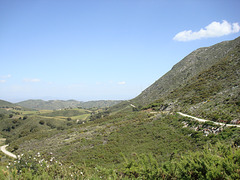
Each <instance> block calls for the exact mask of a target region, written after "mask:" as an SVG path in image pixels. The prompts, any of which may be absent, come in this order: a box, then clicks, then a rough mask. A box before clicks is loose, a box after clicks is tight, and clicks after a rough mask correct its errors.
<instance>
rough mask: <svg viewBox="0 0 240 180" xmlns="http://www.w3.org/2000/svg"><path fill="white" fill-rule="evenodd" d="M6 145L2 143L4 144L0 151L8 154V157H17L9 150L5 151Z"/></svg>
mask: <svg viewBox="0 0 240 180" xmlns="http://www.w3.org/2000/svg"><path fill="white" fill-rule="evenodd" d="M7 146H8V144H7V145H4V146H1V151H2V152H3V153H4V154H6V155H8V156H10V157H12V158H14V159H17V156H16V155H15V154H13V153H11V152H9V151H7V150H6V147H7Z"/></svg>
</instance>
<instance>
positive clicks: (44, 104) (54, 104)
mask: <svg viewBox="0 0 240 180" xmlns="http://www.w3.org/2000/svg"><path fill="white" fill-rule="evenodd" d="M119 102H121V101H119V100H99V101H87V102H82V101H76V100H67V101H64V100H49V101H44V100H26V101H21V102H19V103H16V104H17V105H19V106H22V107H26V108H31V109H36V110H43V109H46V110H54V109H64V108H70V107H71V108H76V107H81V108H93V107H97V108H105V107H110V106H113V105H116V104H117V103H119Z"/></svg>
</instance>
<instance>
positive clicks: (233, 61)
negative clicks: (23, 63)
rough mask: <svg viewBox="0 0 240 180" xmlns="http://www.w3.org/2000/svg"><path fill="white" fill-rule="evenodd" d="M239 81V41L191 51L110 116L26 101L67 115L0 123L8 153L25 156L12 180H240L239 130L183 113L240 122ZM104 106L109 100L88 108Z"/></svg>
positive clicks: (31, 114) (34, 114)
mask: <svg viewBox="0 0 240 180" xmlns="http://www.w3.org/2000/svg"><path fill="white" fill-rule="evenodd" d="M239 77H240V38H237V39H235V40H233V41H227V42H222V43H219V44H216V45H214V46H211V47H208V48H200V49H198V50H196V51H194V52H192V53H191V54H190V55H188V56H186V58H184V59H183V60H182V61H180V62H179V63H177V64H176V65H175V66H174V67H173V68H172V69H171V70H170V71H169V72H168V73H166V74H165V75H164V76H163V77H161V78H160V79H159V80H157V81H156V82H155V83H154V84H153V85H151V86H150V87H149V88H147V89H146V90H145V91H143V93H142V94H140V95H139V96H138V97H136V98H135V99H133V100H130V101H123V102H120V103H119V104H117V105H115V106H112V107H111V108H108V109H107V111H105V108H103V109H95V108H94V109H91V110H86V109H80V108H75V109H73V108H68V109H64V108H62V106H63V105H65V106H66V105H68V107H72V106H77V107H78V106H81V107H84V106H83V105H81V103H82V102H78V101H74V100H69V101H42V100H39V101H33V100H31V101H27V104H29V106H30V105H31V106H32V108H33V107H35V108H36V109H37V108H43V107H44V108H50V107H51V108H53V106H54V107H55V108H56V109H60V108H61V109H62V110H41V111H40V110H39V111H20V110H15V112H14V111H13V113H12V115H3V116H1V117H0V131H1V135H2V137H4V138H6V143H9V144H10V146H9V150H10V151H12V152H13V153H15V154H24V155H23V157H21V161H19V162H18V163H16V164H14V163H12V164H11V166H10V168H9V169H10V170H9V174H10V177H11V176H14V175H15V174H14V173H15V171H14V170H15V169H17V170H18V171H19V173H18V174H17V177H18V179H24V178H25V179H26V177H28V176H29V177H31V178H32V177H35V178H36V177H38V178H39V177H41V178H42V179H44V178H45V179H51V178H53V177H54V178H53V179H68V178H69V177H70V175H73V176H71V177H73V178H70V179H136V178H138V179H164V178H165V179H239V178H240V174H239V168H240V166H239V165H240V162H239V159H240V158H239V157H240V150H239V148H238V146H240V128H238V127H236V126H235V127H234V126H232V127H227V126H220V125H215V124H213V123H212V122H204V123H201V122H198V121H192V120H191V119H189V118H187V117H182V116H180V115H178V114H177V113H176V112H177V111H181V112H184V113H187V114H191V115H194V116H199V117H201V118H206V119H209V120H212V121H220V122H223V123H229V122H231V121H232V120H238V119H239V117H240V86H239V85H240V79H239ZM37 102H38V103H37ZM22 103H24V102H22ZM25 103H26V102H25ZM97 103H100V104H105V105H106V104H107V103H108V102H106V101H97V102H89V104H88V105H89V106H97ZM37 104H38V106H36V105H37ZM85 105H87V102H86V104H85ZM33 157H34V158H35V159H34V158H33ZM47 159H48V160H47ZM53 160H54V161H53ZM43 161H44V163H42V162H43ZM55 162H56V163H55ZM0 165H1V164H0ZM0 167H1V166H0ZM5 167H6V165H5ZM49 167H50V168H49ZM3 172H5V169H4V171H3ZM46 172H47V174H46ZM0 173H1V171H0ZM0 175H1V174H0ZM83 175H84V177H83ZM46 177H47V178H46ZM31 178H29V179H31ZM9 179H10V178H9ZM32 179H34V178H32ZM39 179H40V178H39Z"/></svg>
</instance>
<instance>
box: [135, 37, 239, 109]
mask: <svg viewBox="0 0 240 180" xmlns="http://www.w3.org/2000/svg"><path fill="white" fill-rule="evenodd" d="M239 44H240V37H238V38H237V39H235V40H232V41H225V42H221V43H219V44H216V45H213V46H211V47H205V48H199V49H197V50H195V51H193V52H192V53H190V54H189V55H188V56H186V57H185V58H184V59H183V60H181V61H180V62H179V63H177V64H176V65H174V66H173V68H172V69H171V70H170V71H169V72H167V73H166V74H165V75H164V76H162V77H161V78H160V79H158V80H157V81H156V82H155V83H153V84H152V85H151V86H150V87H148V88H147V89H146V90H144V91H143V92H142V93H141V94H140V95H139V96H137V97H136V98H134V99H133V101H132V102H134V103H135V104H138V105H146V104H148V103H151V102H153V101H155V100H157V99H160V98H165V97H166V96H167V95H168V94H170V93H171V92H172V91H173V90H175V89H176V88H179V87H181V86H183V85H185V84H187V83H188V84H191V83H190V82H189V81H190V80H191V79H192V78H194V77H195V76H197V75H199V74H200V73H202V72H203V71H206V70H208V69H209V68H210V67H211V66H213V65H215V64H216V63H219V62H220V61H222V59H228V58H229V56H231V54H230V53H229V52H230V51H234V50H236V51H238V49H239Z"/></svg>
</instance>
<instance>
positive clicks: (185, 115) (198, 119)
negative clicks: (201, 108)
mask: <svg viewBox="0 0 240 180" xmlns="http://www.w3.org/2000/svg"><path fill="white" fill-rule="evenodd" d="M177 113H178V114H179V115H181V116H184V117H189V118H192V119H194V120H196V121H200V122H207V121H209V122H212V123H214V124H216V125H220V126H227V127H230V126H236V127H239V128H240V125H236V124H224V123H219V122H214V121H210V120H206V119H200V118H197V117H194V116H190V115H188V114H184V113H181V112H177Z"/></svg>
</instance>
